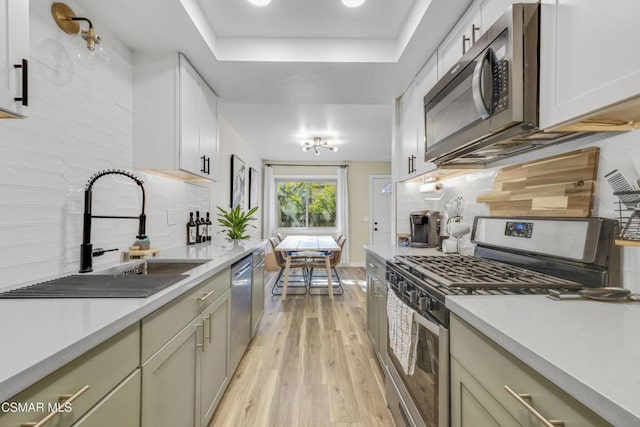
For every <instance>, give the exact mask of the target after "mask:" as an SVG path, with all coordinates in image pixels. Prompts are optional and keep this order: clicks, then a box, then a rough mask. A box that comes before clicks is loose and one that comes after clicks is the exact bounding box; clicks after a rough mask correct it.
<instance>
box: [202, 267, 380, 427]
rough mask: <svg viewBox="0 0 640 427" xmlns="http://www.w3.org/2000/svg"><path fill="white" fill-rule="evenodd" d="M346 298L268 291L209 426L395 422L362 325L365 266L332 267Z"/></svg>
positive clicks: (269, 277) (272, 276)
mask: <svg viewBox="0 0 640 427" xmlns="http://www.w3.org/2000/svg"><path fill="white" fill-rule="evenodd" d="M338 271H339V274H340V277H341V279H342V280H343V284H344V285H343V286H344V288H345V294H344V296H336V297H335V298H334V302H333V303H331V302H330V301H329V299H328V297H327V296H324V295H294V296H288V297H287V301H286V302H285V303H284V304H283V303H281V301H280V297H276V296H271V285H272V284H273V281H274V280H275V274H274V273H270V272H269V273H268V275H267V280H266V282H267V290H266V301H265V312H264V316H263V318H262V321H261V323H260V327H259V330H258V332H257V334H256V336H255V337H254V339H253V341H252V342H251V344H250V345H249V348H248V349H247V352H246V353H245V355H244V358H243V359H242V361H241V362H240V365H239V366H238V369H237V371H236V373H235V374H234V376H233V378H232V380H231V382H230V384H229V387H228V388H227V391H226V393H225V395H224V397H223V398H222V401H221V402H220V405H219V406H218V409H217V411H216V413H215V415H214V417H213V420H212V421H211V423H210V424H209V427H214V426H215V427H218V426H234V427H235V426H243V427H253V426H278V427H281V426H282V427H288V426H367V427H368V426H393V421H392V420H391V415H390V413H389V411H388V409H387V404H386V402H385V399H384V376H383V374H382V371H381V370H380V368H379V366H378V364H377V362H376V359H375V355H374V353H373V347H372V345H371V341H370V339H369V337H368V335H367V331H366V319H367V317H366V293H365V291H364V289H365V270H364V269H363V268H340V269H338Z"/></svg>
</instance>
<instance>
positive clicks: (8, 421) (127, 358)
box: [0, 324, 140, 427]
mask: <svg viewBox="0 0 640 427" xmlns="http://www.w3.org/2000/svg"><path fill="white" fill-rule="evenodd" d="M139 362H140V327H139V325H138V324H136V325H134V326H131V327H129V328H128V329H126V330H124V331H122V332H120V333H119V334H117V335H116V336H114V337H112V338H110V339H109V340H107V341H105V342H103V343H102V344H100V345H98V346H97V347H95V348H93V349H92V350H90V351H88V352H87V353H85V354H83V355H82V356H80V357H78V358H77V359H75V360H73V361H71V362H69V363H68V364H67V365H65V366H63V367H62V368H60V369H58V370H57V371H55V372H54V373H53V374H51V375H49V376H48V377H46V378H44V379H42V380H40V381H39V382H37V383H36V384H34V385H33V386H31V387H29V388H28V389H26V390H25V391H23V392H21V393H19V394H18V395H16V396H14V397H13V398H11V399H9V400H8V401H7V402H10V403H13V402H15V403H22V404H25V403H27V404H30V403H31V404H33V405H34V406H33V407H32V408H29V411H28V412H24V411H21V412H5V411H2V412H0V426H12V427H13V426H15V427H18V426H20V425H22V424H23V423H29V422H38V421H40V420H42V419H43V418H45V417H46V416H47V415H48V414H49V412H51V410H52V409H53V408H50V407H49V405H51V406H54V405H55V404H56V403H58V402H59V399H60V396H65V399H66V398H68V397H69V396H70V395H71V396H74V398H73V401H72V402H70V403H69V405H67V406H63V410H62V412H60V413H58V414H56V415H55V416H53V417H52V418H51V420H50V421H48V422H47V423H46V424H45V425H46V427H62V426H69V425H71V424H73V423H74V422H76V421H77V420H78V419H79V418H80V417H81V416H82V415H83V414H85V413H86V412H87V411H88V410H89V409H90V408H91V407H92V406H94V405H95V404H96V403H97V402H99V401H100V400H101V399H102V398H103V397H104V396H105V395H107V393H109V392H110V391H111V390H112V389H113V388H114V387H116V386H117V385H118V383H120V382H121V381H122V380H123V379H124V378H126V377H127V376H128V375H129V374H131V373H132V372H133V371H134V370H135V369H136V368H137V366H138V364H139ZM86 386H89V387H88V388H86ZM85 388H86V390H85V391H83V390H84V389H85ZM37 405H41V406H40V407H38V406H37ZM64 408H68V409H70V411H69V412H65V409H64Z"/></svg>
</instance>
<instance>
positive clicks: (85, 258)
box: [80, 169, 147, 273]
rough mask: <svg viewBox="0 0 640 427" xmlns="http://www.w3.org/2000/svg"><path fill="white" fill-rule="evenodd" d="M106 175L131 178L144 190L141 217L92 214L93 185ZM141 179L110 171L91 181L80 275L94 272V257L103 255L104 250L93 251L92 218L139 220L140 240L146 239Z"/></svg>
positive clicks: (83, 229)
mask: <svg viewBox="0 0 640 427" xmlns="http://www.w3.org/2000/svg"><path fill="white" fill-rule="evenodd" d="M105 175H122V176H126V177H128V178H131V179H132V180H134V181H135V182H136V184H138V185H139V186H140V189H141V190H142V213H141V214H140V216H112V215H92V214H91V189H92V188H93V184H95V182H96V181H97V180H98V179H100V178H102V177H103V176H105ZM142 184H143V182H142V180H141V179H140V178H138V177H136V176H135V175H133V174H132V173H130V172H127V171H123V170H116V169H108V170H103V171H101V172H98V173H97V174H95V175H94V176H92V177H91V179H89V181H88V182H87V185H86V187H85V190H84V221H83V227H82V245H80V273H89V272H91V271H93V256H94V255H98V254H99V255H102V253H104V252H105V251H104V250H101V251H98V250H96V252H94V251H93V245H92V244H91V219H92V218H109V219H137V220H138V235H137V236H136V237H137V238H138V240H141V239H145V238H146V237H147V236H146V235H145V228H146V222H147V216H146V215H145V213H144V205H145V194H144V185H142Z"/></svg>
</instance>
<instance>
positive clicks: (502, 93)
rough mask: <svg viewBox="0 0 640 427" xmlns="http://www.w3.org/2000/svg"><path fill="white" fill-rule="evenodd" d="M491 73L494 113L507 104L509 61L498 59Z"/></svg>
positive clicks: (501, 109)
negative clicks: (492, 78)
mask: <svg viewBox="0 0 640 427" xmlns="http://www.w3.org/2000/svg"><path fill="white" fill-rule="evenodd" d="M493 75H494V76H495V77H494V82H493V113H494V114H496V113H499V112H501V111H504V110H506V109H507V107H508V106H509V62H508V61H507V60H506V59H501V60H499V61H498V63H497V64H496V66H495V70H494V74H493Z"/></svg>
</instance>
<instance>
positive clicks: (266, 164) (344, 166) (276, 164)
mask: <svg viewBox="0 0 640 427" xmlns="http://www.w3.org/2000/svg"><path fill="white" fill-rule="evenodd" d="M264 165H265V166H304V167H315V168H322V167H329V168H330V167H336V168H348V167H349V165H304V164H296V163H265V164H264Z"/></svg>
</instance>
